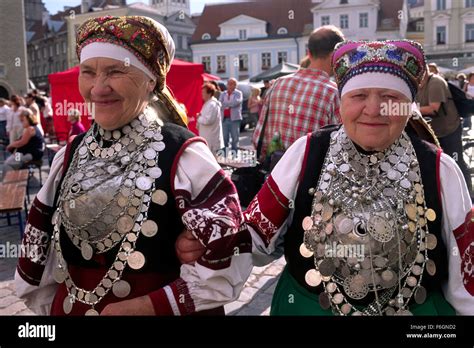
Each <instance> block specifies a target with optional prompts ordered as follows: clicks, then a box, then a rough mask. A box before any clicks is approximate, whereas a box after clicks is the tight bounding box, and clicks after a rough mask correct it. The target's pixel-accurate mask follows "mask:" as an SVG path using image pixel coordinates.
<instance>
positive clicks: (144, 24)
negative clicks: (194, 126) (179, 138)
mask: <svg viewBox="0 0 474 348" xmlns="http://www.w3.org/2000/svg"><path fill="white" fill-rule="evenodd" d="M76 53H77V56H78V58H79V60H80V61H81V62H82V61H85V60H87V59H89V58H94V57H105V58H114V59H117V60H126V61H125V62H128V63H130V65H132V66H135V67H137V68H138V69H140V70H142V71H143V72H144V73H145V74H146V75H147V76H148V77H150V78H151V79H153V80H154V81H156V87H155V90H154V93H155V95H156V96H157V97H158V99H159V101H160V102H161V104H162V105H164V106H165V107H166V109H167V110H168V111H169V112H170V115H169V116H170V117H171V120H172V121H173V122H174V123H176V124H179V125H182V126H185V127H186V126H187V116H186V113H185V112H184V110H183V109H182V107H180V106H179V104H178V102H177V101H176V100H175V99H174V97H173V96H172V93H171V91H170V90H169V89H168V88H167V86H166V74H167V73H168V71H169V70H170V68H171V62H172V60H173V58H174V53H175V45H174V41H173V39H172V37H171V35H170V34H169V32H168V30H167V29H166V28H165V27H164V26H163V25H161V24H160V23H158V22H157V21H155V20H154V19H151V18H148V17H143V16H122V17H113V16H105V17H98V18H90V19H88V20H86V21H85V22H84V23H83V24H82V25H81V26H80V27H79V29H78V31H77V35H76Z"/></svg>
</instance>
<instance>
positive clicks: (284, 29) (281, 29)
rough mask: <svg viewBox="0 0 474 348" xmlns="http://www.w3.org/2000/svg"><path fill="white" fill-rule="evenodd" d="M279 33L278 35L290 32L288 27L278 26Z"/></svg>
mask: <svg viewBox="0 0 474 348" xmlns="http://www.w3.org/2000/svg"><path fill="white" fill-rule="evenodd" d="M277 34H278V35H286V34H288V29H286V28H285V27H281V28H278V31H277Z"/></svg>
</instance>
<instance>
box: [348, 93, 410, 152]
mask: <svg viewBox="0 0 474 348" xmlns="http://www.w3.org/2000/svg"><path fill="white" fill-rule="evenodd" d="M409 105H411V101H410V100H409V99H408V98H407V97H406V96H405V95H403V94H402V93H400V92H398V91H395V90H392V89H385V88H365V89H364V88H363V89H357V90H353V91H351V92H347V93H345V94H344V95H343V96H342V98H341V118H342V123H343V124H344V128H345V130H346V133H347V135H348V136H349V138H351V140H352V141H353V142H355V143H356V144H357V145H359V146H361V147H362V148H363V149H365V150H367V151H382V150H385V149H386V148H388V147H389V146H390V145H391V144H393V143H394V142H395V140H396V139H397V138H398V137H399V136H400V135H401V134H402V132H403V129H404V128H405V126H406V124H407V122H408V118H409V116H410V114H409V112H406V110H407V109H409V107H407V106H409ZM404 111H405V112H404Z"/></svg>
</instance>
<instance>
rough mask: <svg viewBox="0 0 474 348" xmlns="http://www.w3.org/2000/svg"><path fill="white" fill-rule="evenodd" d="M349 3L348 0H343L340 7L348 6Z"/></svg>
mask: <svg viewBox="0 0 474 348" xmlns="http://www.w3.org/2000/svg"><path fill="white" fill-rule="evenodd" d="M348 3H349V2H348V0H341V2H340V3H339V4H340V5H347V4H348Z"/></svg>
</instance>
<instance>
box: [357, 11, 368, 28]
mask: <svg viewBox="0 0 474 348" xmlns="http://www.w3.org/2000/svg"><path fill="white" fill-rule="evenodd" d="M368 27H369V14H368V13H367V12H366V13H359V28H368Z"/></svg>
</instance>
